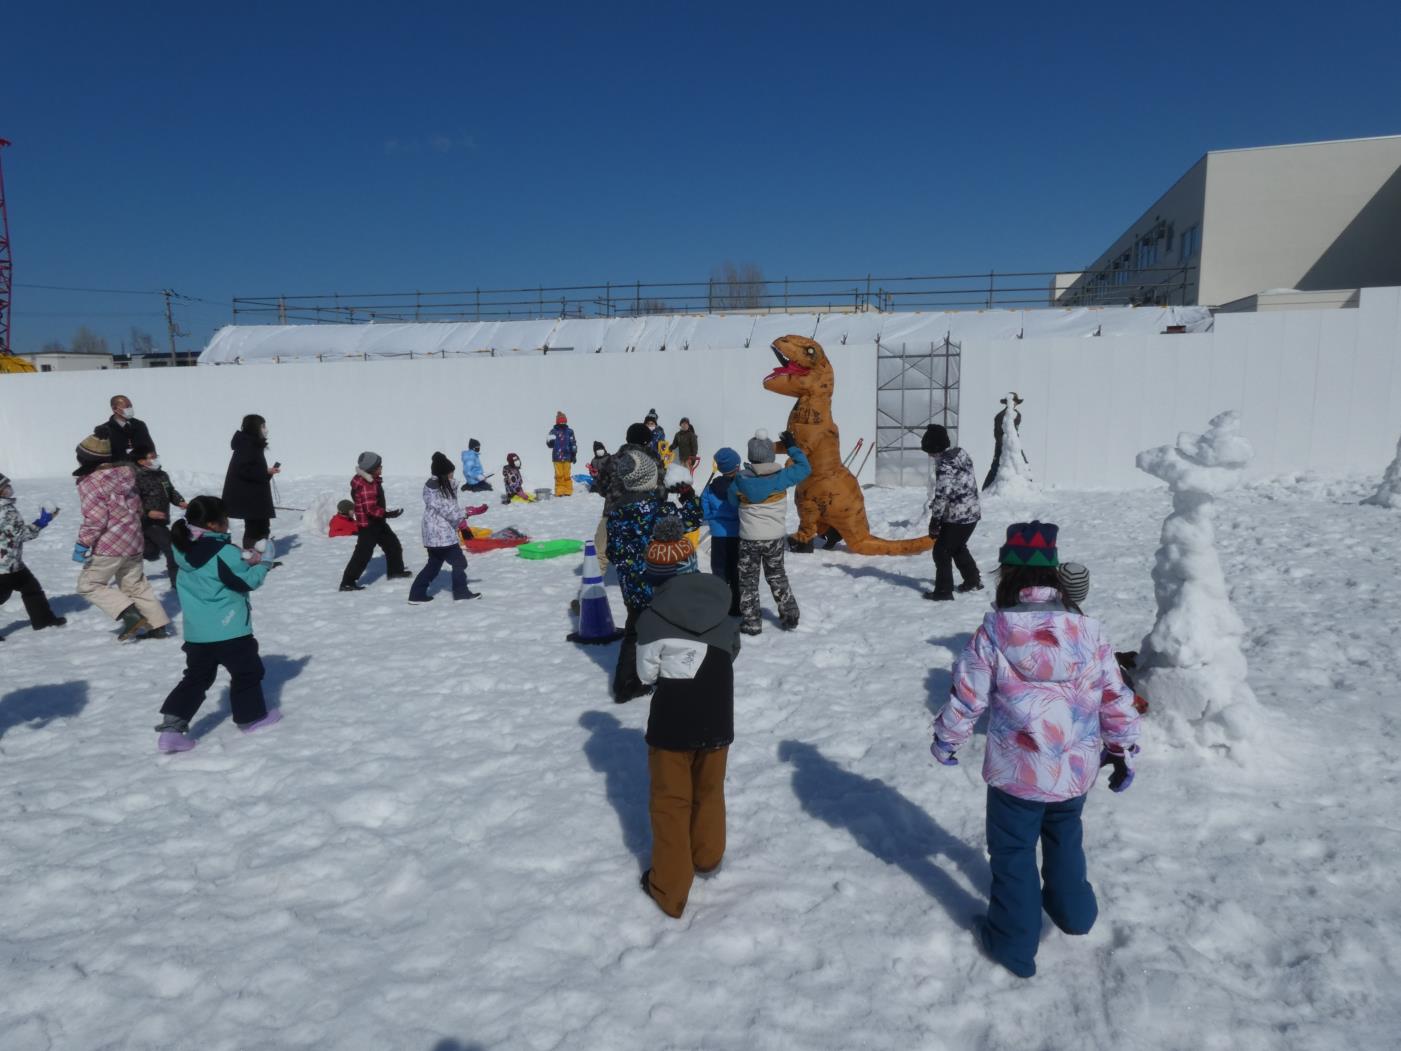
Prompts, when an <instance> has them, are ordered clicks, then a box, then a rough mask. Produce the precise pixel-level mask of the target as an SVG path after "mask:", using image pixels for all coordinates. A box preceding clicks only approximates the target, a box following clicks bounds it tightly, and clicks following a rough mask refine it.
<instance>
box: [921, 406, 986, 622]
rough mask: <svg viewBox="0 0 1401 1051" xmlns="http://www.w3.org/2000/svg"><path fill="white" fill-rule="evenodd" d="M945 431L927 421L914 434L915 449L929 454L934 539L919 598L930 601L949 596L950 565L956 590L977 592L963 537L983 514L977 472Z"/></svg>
mask: <svg viewBox="0 0 1401 1051" xmlns="http://www.w3.org/2000/svg"><path fill="white" fill-rule="evenodd" d="M950 445H951V443H950V442H949V432H948V431H947V430H946V429H944V428H943V427H941V426H940V425H939V424H937V423H931V424H930V425H929V427H928V428H927V429H926V430H925V432H924V437H923V438H922V439H920V448H922V449H923V450H924V451H925V452H927V453H928V454H929V455H930V456H932V457H933V458H934V477H933V478H932V479H931V491H930V500H929V535H930V536H931V537H932V538H933V540H934V590H933V591H926V592H925V593H924V597H925V598H927V599H933V600H934V601H935V602H944V601H949V600H952V599H953V593H954V586H953V567H954V566H955V565H956V566H958V572H959V575H960V576H961V577H962V578H963V583H962V584H960V585H959V586H958V590H959V591H961V592H966V591H982V590H983V580H982V575H981V574H980V573H979V572H978V563H977V562H976V561H975V560H974V558H973V556H972V555H971V554H969V553H968V541H969V540H970V539H971V538H972V536H973V530H975V529H977V528H978V522H979V521H980V520H981V519H982V517H983V511H982V507H981V506H980V504H979V502H978V477H977V475H975V474H974V473H973V460H972V458H971V457H970V456H969V455H968V454H967V453H966V452H964V451H963V450H962V449H960V448H959V447H958V446H952V447H950Z"/></svg>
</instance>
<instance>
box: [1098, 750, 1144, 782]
mask: <svg viewBox="0 0 1401 1051" xmlns="http://www.w3.org/2000/svg"><path fill="white" fill-rule="evenodd" d="M1137 754H1138V745H1134V746H1133V747H1131V748H1130V749H1129V750H1128V751H1126V752H1125V751H1119V752H1116V751H1113V750H1112V749H1110V747H1109V746H1108V745H1105V746H1104V748H1102V749H1101V750H1100V753H1099V765H1100V766H1111V767H1113V768H1114V769H1113V770H1111V771H1110V773H1109V791H1111V792H1126V791H1128V787H1129V785H1131V784H1133V759H1134V756H1136V755H1137Z"/></svg>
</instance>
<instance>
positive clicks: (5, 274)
mask: <svg viewBox="0 0 1401 1051" xmlns="http://www.w3.org/2000/svg"><path fill="white" fill-rule="evenodd" d="M9 144H10V140H9V139H0V150H3V149H4V148H5V147H6V146H8V145H9ZM12 274H13V270H12V268H11V259H10V219H9V214H8V213H7V212H6V210H5V169H4V166H3V165H0V354H8V353H9V352H10V293H11V291H12V290H13V287H14V286H13V285H12V283H11V275H12Z"/></svg>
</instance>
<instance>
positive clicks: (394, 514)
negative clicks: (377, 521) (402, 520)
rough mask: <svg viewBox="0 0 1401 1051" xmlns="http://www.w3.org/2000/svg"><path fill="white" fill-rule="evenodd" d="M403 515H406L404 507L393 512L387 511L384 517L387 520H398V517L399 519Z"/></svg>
mask: <svg viewBox="0 0 1401 1051" xmlns="http://www.w3.org/2000/svg"><path fill="white" fill-rule="evenodd" d="M403 513H404V509H403V508H402V507H396V508H394V510H392V511H386V512H384V517H385V518H398V517H399V516H400V515H401V514H403Z"/></svg>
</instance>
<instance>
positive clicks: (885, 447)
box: [876, 334, 963, 485]
mask: <svg viewBox="0 0 1401 1051" xmlns="http://www.w3.org/2000/svg"><path fill="white" fill-rule="evenodd" d="M962 359H963V344H962V343H955V342H954V341H953V340H952V339H950V338H949V335H948V334H945V336H944V338H943V339H942V340H941V341H940V342H938V343H929V344H927V345H916V346H915V347H910V346H909V345H908V344H906V343H901V344H899V345H898V346H897V345H894V344H886V343H880V344H877V345H876V483H877V484H878V485H927V484H928V481H929V456H928V454H927V453H925V452H924V450H923V449H921V448H920V439H921V438H923V436H924V429H925V428H926V427H928V426H929V425H930V424H931V423H939V424H943V426H945V427H947V428H948V432H949V440H950V441H951V442H952V443H953V444H954V445H957V444H958V394H959V380H960V378H961V376H962Z"/></svg>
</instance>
